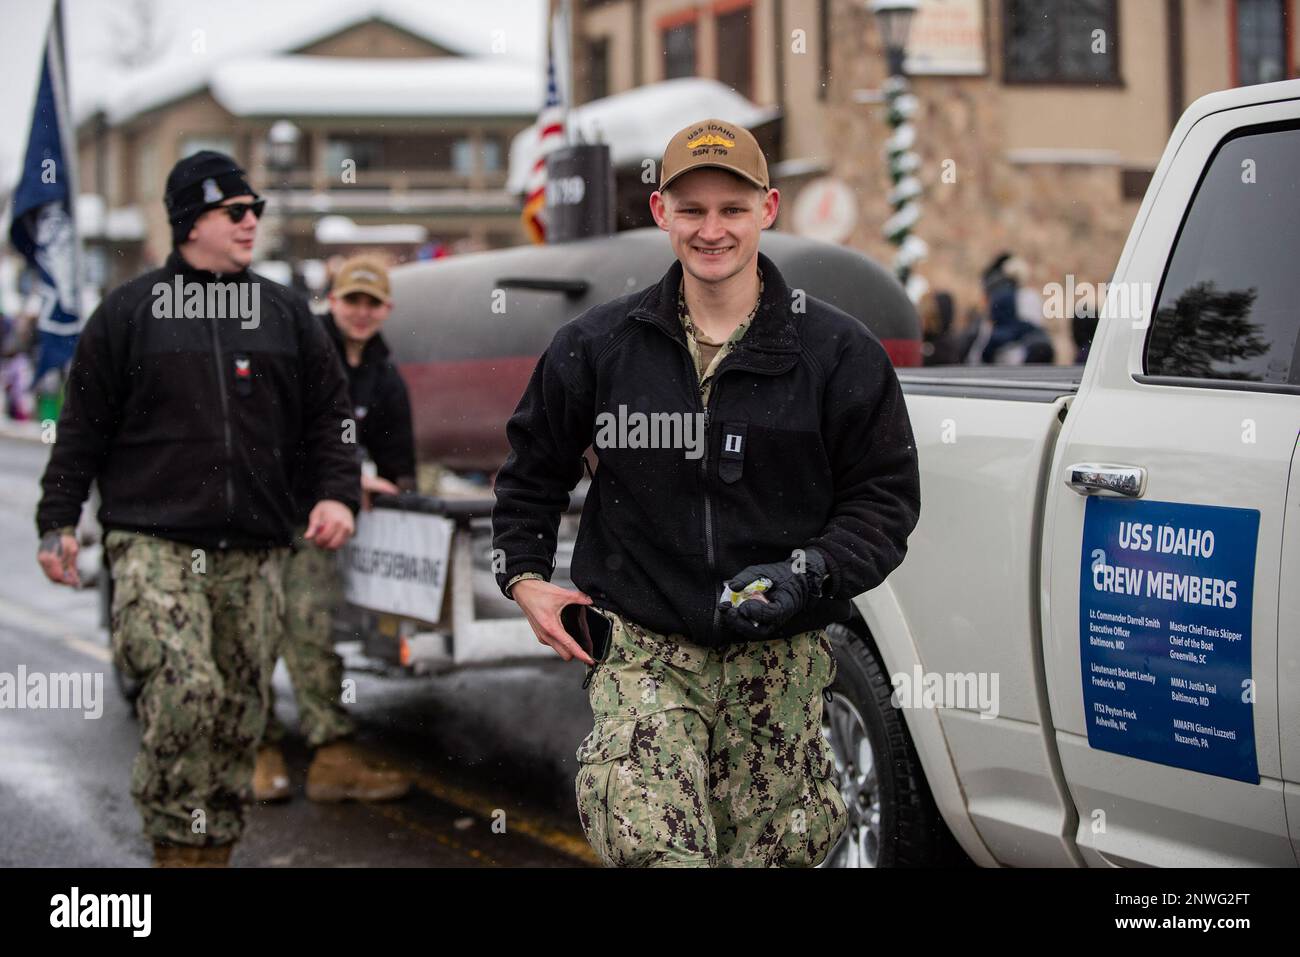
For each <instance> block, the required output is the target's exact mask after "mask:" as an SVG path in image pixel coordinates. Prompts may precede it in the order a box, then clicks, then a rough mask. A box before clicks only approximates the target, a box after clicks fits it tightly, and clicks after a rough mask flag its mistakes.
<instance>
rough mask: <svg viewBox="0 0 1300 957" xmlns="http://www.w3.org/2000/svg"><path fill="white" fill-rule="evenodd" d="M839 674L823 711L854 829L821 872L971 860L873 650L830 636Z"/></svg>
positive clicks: (862, 641)
mask: <svg viewBox="0 0 1300 957" xmlns="http://www.w3.org/2000/svg"><path fill="white" fill-rule="evenodd" d="M826 632H827V634H828V635H829V636H830V640H831V646H832V648H834V650H835V661H836V665H837V669H838V670H837V672H836V676H835V681H834V682H833V683H832V684H831V686H830V688H829V689H828V690H829V691H830V701H829V702H827V703H826V705H825V707H824V708H823V709H822V734H823V736H824V737H825V738H826V740H827V742H828V743H829V744H830V747H831V752H832V753H833V755H834V758H835V770H836V772H837V774H838V779H839V786H840V794H841V795H842V796H843V798H844V805H845V807H846V808H848V812H849V823H848V826H847V827H846V828H845V831H844V834H843V836H842V837H841V838H840V840H839V842H838V843H837V844H836V845H835V846H834V847H833V848H831V851H830V853H829V854H827V855H826V860H825V861H824V862H823V863H822V864H821V866H822V867H934V866H945V865H949V866H951V865H953V864H960V863H962V862H963V861H966V863H969V862H968V861H967V860H966V856H965V854H964V853H963V852H962V850H961V848H960V846H959V845H958V844H957V842H956V840H955V839H954V838H953V837H952V835H951V833H950V832H949V831H948V827H947V825H946V824H944V822H943V818H942V817H940V815H939V810H938V808H937V807H935V803H934V798H933V797H931V795H930V787H929V785H928V784H927V783H926V780H925V773H924V771H923V770H922V769H921V761H920V759H919V758H918V757H917V754H916V748H915V747H914V746H913V744H912V738H911V735H910V734H909V733H908V731H907V726H906V725H905V724H904V723H903V718H902V715H901V714H899V712H898V710H897V709H896V708H894V707H893V705H891V704H890V702H889V699H890V696H891V695H892V694H893V690H894V689H893V686H892V685H891V684H890V681H889V676H888V675H887V674H886V673H885V669H884V667H883V665H882V663H881V658H880V653H879V652H878V651H877V650H876V646H875V642H874V641H872V639H871V637H870V636H869V635H868V634H867V633H866V630H865V628H863V630H862V633H861V634H860V635H859V634H856V633H855V632H854V631H853V630H851V629H850V628H849V627H847V626H846V625H842V624H834V625H829V626H827V628H826Z"/></svg>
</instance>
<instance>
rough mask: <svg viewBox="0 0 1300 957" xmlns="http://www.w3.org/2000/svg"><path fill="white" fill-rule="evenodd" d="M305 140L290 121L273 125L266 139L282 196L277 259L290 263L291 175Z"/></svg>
mask: <svg viewBox="0 0 1300 957" xmlns="http://www.w3.org/2000/svg"><path fill="white" fill-rule="evenodd" d="M301 137H302V132H301V131H300V130H299V129H298V127H296V126H294V125H293V124H292V123H290V122H289V121H288V120H277V121H276V122H275V123H273V124H272V125H271V129H270V132H268V133H267V137H266V140H267V146H266V165H267V166H269V167H270V169H271V172H272V173H273V174H274V182H275V184H276V186H277V189H278V192H279V194H280V197H279V198H280V201H279V203H277V206H278V207H279V209H278V210H277V216H276V239H275V245H274V258H275V259H278V260H281V261H283V262H286V263H287V261H288V258H289V173H290V172H291V171H292V170H293V167H294V164H295V163H296V162H297V160H298V141H299V139H301ZM290 269H291V270H292V267H290Z"/></svg>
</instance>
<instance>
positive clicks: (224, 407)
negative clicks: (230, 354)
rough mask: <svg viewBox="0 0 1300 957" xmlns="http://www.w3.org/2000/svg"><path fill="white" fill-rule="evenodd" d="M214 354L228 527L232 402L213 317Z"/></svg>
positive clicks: (232, 493) (231, 515) (231, 510)
mask: <svg viewBox="0 0 1300 957" xmlns="http://www.w3.org/2000/svg"><path fill="white" fill-rule="evenodd" d="M211 318H212V353H213V361H214V362H215V363H216V365H217V391H218V392H219V393H220V394H221V424H222V426H223V427H224V428H225V430H226V525H227V527H229V525H230V523H231V522H232V521H233V520H234V517H235V486H234V482H232V481H231V478H230V468H231V461H230V460H231V457H232V454H233V453H232V450H231V441H230V402H229V401H228V400H227V398H226V375H225V372H226V364H225V362H223V361H222V355H221V333H220V332H219V331H218V329H217V317H216V316H212V317H211Z"/></svg>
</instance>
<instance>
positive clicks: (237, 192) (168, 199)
mask: <svg viewBox="0 0 1300 957" xmlns="http://www.w3.org/2000/svg"><path fill="white" fill-rule="evenodd" d="M232 196H252V197H254V198H256V197H257V193H256V192H254V191H253V187H251V186H249V185H248V177H247V174H246V173H245V172H244V171H243V169H241V168H240V166H239V164H238V163H236V162H235V161H234V160H233V159H231V158H230V157H229V156H227V155H226V154H225V153H218V152H216V151H215V150H201V151H199V152H198V153H195V154H193V155H192V156H187V157H185V158H184V159H183V160H181V161H180V162H178V163H177V164H176V165H175V166H173V167H172V171H171V173H170V174H169V175H168V177H167V191H166V192H165V193H164V195H163V203H164V204H165V205H166V206H167V218H168V220H169V221H170V223H171V227H172V245H173V246H182V245H184V244H185V242H186V241H187V240H188V239H189V235H190V230H191V229H193V228H194V223H195V221H196V220H197V219H198V218H199V217H200V216H202V215H203V214H204V213H205V212H207V211H208V210H209V209H212V208H213V207H216V206H220V205H222V204H223V203H224V202H225V201H226V200H227V199H228V198H230V197H232Z"/></svg>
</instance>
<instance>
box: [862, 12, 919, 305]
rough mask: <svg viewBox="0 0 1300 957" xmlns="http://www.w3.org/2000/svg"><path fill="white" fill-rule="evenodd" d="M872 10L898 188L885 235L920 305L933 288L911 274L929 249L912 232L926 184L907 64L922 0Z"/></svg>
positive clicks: (892, 174) (889, 157)
mask: <svg viewBox="0 0 1300 957" xmlns="http://www.w3.org/2000/svg"><path fill="white" fill-rule="evenodd" d="M869 6H870V9H871V12H872V13H874V14H875V15H876V20H877V22H878V23H879V25H880V34H881V38H882V40H883V41H884V45H885V54H886V57H887V61H886V62H887V65H888V69H889V77H888V79H886V80H885V84H884V96H885V108H886V111H887V112H886V119H887V120H888V122H889V126H890V129H891V130H892V131H893V132H892V134H891V135H890V137H889V139H888V140H886V141H885V161H886V162H887V163H888V165H889V178H890V181H891V183H892V184H893V188H892V189H891V190H890V191H889V205H890V206H892V207H893V209H894V212H893V215H892V216H890V217H889V219H887V220H886V221H885V225H884V227H883V228H882V230H881V232H883V233H884V236H885V238H886V239H888V240H889V241H890V242H891V243H892V244H893V245H895V246H897V247H898V252H897V253H896V254H895V255H894V272H895V274H896V275H897V276H898V281H899V282H901V283H902V284H903V286H904V288H905V289H907V293H908V295H909V296H910V297H911V298H912V300H913V301H914V302H915V301H916V300H918V299H920V297H921V295H922V294H923V293H924V292H925V290H926V288H927V287H928V284H927V283H926V281H925V279H924V278H922V277H921V276H918V275H916V274H914V273H913V272H912V269H913V267H914V266H916V265H917V263H919V262H921V261H922V260H924V259H925V257H926V255H927V254H928V253H929V251H930V247H929V246H927V245H926V243H925V240H923V239H922V238H921V237H920V236H917V235H915V234H914V233H913V232H912V229H913V227H914V226H915V225H916V221H917V220H918V219H920V218H921V206H920V203H919V202H918V199H919V198H920V196H921V191H922V190H921V181H920V180H919V179H917V177H916V172H917V170H918V169H920V167H921V157H920V156H919V155H918V154H917V153H915V152H914V151H913V150H912V146H913V145H914V144H915V142H916V127H915V126H913V125H912V118H913V117H914V116H915V115H916V110H917V106H918V101H917V99H916V96H915V94H913V93H912V92H911V90H910V87H909V86H908V82H907V76H906V74H905V71H904V67H903V62H904V59H905V58H906V56H907V34H908V32H909V31H910V30H911V28H912V18H913V16H914V15H915V14H916V9H917V7H918V6H920V4H919V0H870V4H869Z"/></svg>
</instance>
